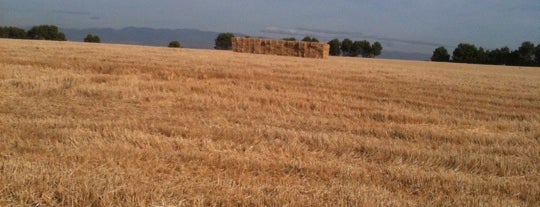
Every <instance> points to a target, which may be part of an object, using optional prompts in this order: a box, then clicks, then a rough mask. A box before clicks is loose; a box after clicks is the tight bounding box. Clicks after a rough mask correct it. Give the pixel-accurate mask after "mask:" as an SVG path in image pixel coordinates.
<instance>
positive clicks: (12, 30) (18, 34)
mask: <svg viewBox="0 0 540 207" xmlns="http://www.w3.org/2000/svg"><path fill="white" fill-rule="evenodd" d="M0 38H11V39H26V31H24V29H21V28H18V27H0Z"/></svg>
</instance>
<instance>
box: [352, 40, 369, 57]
mask: <svg viewBox="0 0 540 207" xmlns="http://www.w3.org/2000/svg"><path fill="white" fill-rule="evenodd" d="M370 54H371V44H369V41H367V40H362V41H354V43H353V45H352V47H351V52H350V54H349V56H353V57H356V56H358V55H362V57H370Z"/></svg>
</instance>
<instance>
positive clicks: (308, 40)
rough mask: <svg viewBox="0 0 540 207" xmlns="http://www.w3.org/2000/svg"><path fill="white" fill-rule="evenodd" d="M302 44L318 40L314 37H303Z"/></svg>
mask: <svg viewBox="0 0 540 207" xmlns="http://www.w3.org/2000/svg"><path fill="white" fill-rule="evenodd" d="M302 41H303V42H319V40H318V39H317V38H315V37H310V36H305V37H304V39H302Z"/></svg>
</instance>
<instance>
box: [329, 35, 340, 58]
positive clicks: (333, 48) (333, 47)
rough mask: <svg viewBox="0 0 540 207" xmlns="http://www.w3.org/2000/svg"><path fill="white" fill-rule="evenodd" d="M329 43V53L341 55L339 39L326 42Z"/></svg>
mask: <svg viewBox="0 0 540 207" xmlns="http://www.w3.org/2000/svg"><path fill="white" fill-rule="evenodd" d="M328 44H329V45H330V55H332V56H339V55H341V49H340V47H341V43H340V42H339V39H333V40H330V42H328Z"/></svg>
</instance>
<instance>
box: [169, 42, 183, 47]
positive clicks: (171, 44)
mask: <svg viewBox="0 0 540 207" xmlns="http://www.w3.org/2000/svg"><path fill="white" fill-rule="evenodd" d="M169 47H172V48H180V47H181V45H180V42H178V41H176V40H175V41H171V42H169Z"/></svg>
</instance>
